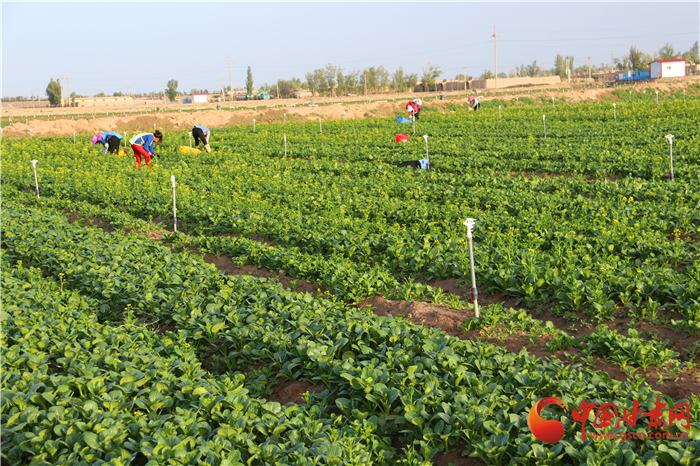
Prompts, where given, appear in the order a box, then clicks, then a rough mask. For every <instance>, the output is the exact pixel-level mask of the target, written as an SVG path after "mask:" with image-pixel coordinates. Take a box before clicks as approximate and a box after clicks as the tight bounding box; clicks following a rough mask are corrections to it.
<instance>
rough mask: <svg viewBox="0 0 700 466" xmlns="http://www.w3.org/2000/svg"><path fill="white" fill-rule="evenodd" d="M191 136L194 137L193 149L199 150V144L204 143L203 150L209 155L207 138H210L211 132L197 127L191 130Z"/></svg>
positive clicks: (203, 127)
mask: <svg viewBox="0 0 700 466" xmlns="http://www.w3.org/2000/svg"><path fill="white" fill-rule="evenodd" d="M192 136H193V137H194V148H195V149H199V142H200V141H201V142H203V143H204V148H205V149H206V150H207V152H209V153H211V146H210V145H209V137H210V136H211V130H210V129H209V128H207V127H206V126H202V125H197V126H195V127H194V128H192Z"/></svg>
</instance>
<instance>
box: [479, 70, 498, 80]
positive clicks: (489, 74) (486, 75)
mask: <svg viewBox="0 0 700 466" xmlns="http://www.w3.org/2000/svg"><path fill="white" fill-rule="evenodd" d="M495 77H496V76H495V75H494V74H493V71H491V70H484V74H482V75H481V76H479V79H493V78H495Z"/></svg>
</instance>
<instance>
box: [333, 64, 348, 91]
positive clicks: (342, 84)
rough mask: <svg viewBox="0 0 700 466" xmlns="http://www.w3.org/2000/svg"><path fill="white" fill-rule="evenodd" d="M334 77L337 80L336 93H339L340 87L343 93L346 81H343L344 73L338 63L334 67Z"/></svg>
mask: <svg viewBox="0 0 700 466" xmlns="http://www.w3.org/2000/svg"><path fill="white" fill-rule="evenodd" d="M335 78H336V80H337V81H338V93H340V90H341V89H342V90H343V94H345V92H346V88H347V83H346V82H345V75H344V74H343V67H342V66H341V65H338V67H337V68H336V69H335Z"/></svg>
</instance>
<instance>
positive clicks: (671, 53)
mask: <svg viewBox="0 0 700 466" xmlns="http://www.w3.org/2000/svg"><path fill="white" fill-rule="evenodd" d="M679 55H680V54H679V53H676V51H675V50H673V45H671V44H669V43H666V45H664V46H663V47H661V49H659V60H671V59H673V58H678V56H679Z"/></svg>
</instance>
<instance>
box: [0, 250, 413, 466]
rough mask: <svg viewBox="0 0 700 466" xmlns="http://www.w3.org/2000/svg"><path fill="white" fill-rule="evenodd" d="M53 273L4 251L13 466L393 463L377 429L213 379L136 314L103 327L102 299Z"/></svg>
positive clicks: (182, 346)
mask: <svg viewBox="0 0 700 466" xmlns="http://www.w3.org/2000/svg"><path fill="white" fill-rule="evenodd" d="M44 273H45V271H43V270H40V269H38V268H33V267H27V266H26V265H25V264H23V263H22V262H21V261H17V262H15V263H12V262H11V261H10V258H9V257H8V255H7V254H3V263H2V283H3V300H4V305H3V310H2V321H3V327H2V334H1V339H2V347H3V374H2V398H1V400H2V406H1V407H0V413H1V415H2V436H3V442H2V458H3V462H4V463H5V462H6V463H7V464H15V465H19V464H31V465H55V464H78V465H80V464H84V465H87V464H111V465H115V466H116V465H126V464H148V465H149V466H152V465H158V464H171V465H176V464H183V465H184V464H211V465H230V466H235V465H240V466H242V465H244V464H252V463H255V464H273V463H275V464H280V463H284V464H299V465H301V464H329V465H337V464H341V463H342V464H355V465H365V464H370V463H373V462H376V463H377V464H385V463H386V462H387V461H388V460H389V459H390V458H392V457H393V456H392V453H391V448H390V447H389V445H387V443H386V441H385V440H383V439H382V438H380V437H378V436H377V435H376V434H375V433H373V432H374V431H375V430H376V427H375V426H374V425H373V424H372V423H371V422H369V421H360V420H357V421H348V420H344V419H342V417H340V416H333V415H331V416H329V415H328V414H327V413H324V411H323V410H322V409H320V408H319V407H318V406H311V407H304V406H302V407H299V406H296V405H287V406H280V404H279V403H274V402H266V401H265V400H258V399H252V398H250V397H248V396H247V395H246V392H247V390H245V389H244V388H243V380H244V377H243V376H242V375H241V374H237V375H234V376H232V377H230V378H229V377H224V376H221V377H216V378H213V377H211V376H210V375H208V374H207V373H206V372H205V371H204V370H203V369H202V367H201V364H200V363H199V361H198V360H197V356H196V354H195V352H194V350H193V348H192V346H191V344H190V343H189V342H188V341H187V339H186V338H185V336H184V334H176V333H171V332H167V333H166V334H164V335H158V334H156V333H155V332H153V331H151V330H148V329H147V328H146V326H145V325H143V322H141V321H138V320H137V319H136V318H134V315H133V313H131V312H127V313H125V314H124V316H123V317H124V320H123V321H122V322H121V323H120V324H119V325H116V324H109V323H102V322H100V320H99V319H98V317H97V316H96V311H97V310H98V309H99V308H100V306H102V305H101V304H100V303H99V302H98V301H96V300H95V299H92V298H90V297H87V296H86V295H84V294H80V293H78V292H76V291H73V290H69V289H67V287H66V283H65V282H64V281H62V280H61V281H57V280H55V279H54V277H46V276H45V274H44ZM59 275H61V274H59ZM60 278H61V277H59V279H60ZM399 464H401V463H399ZM404 464H405V463H404Z"/></svg>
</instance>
